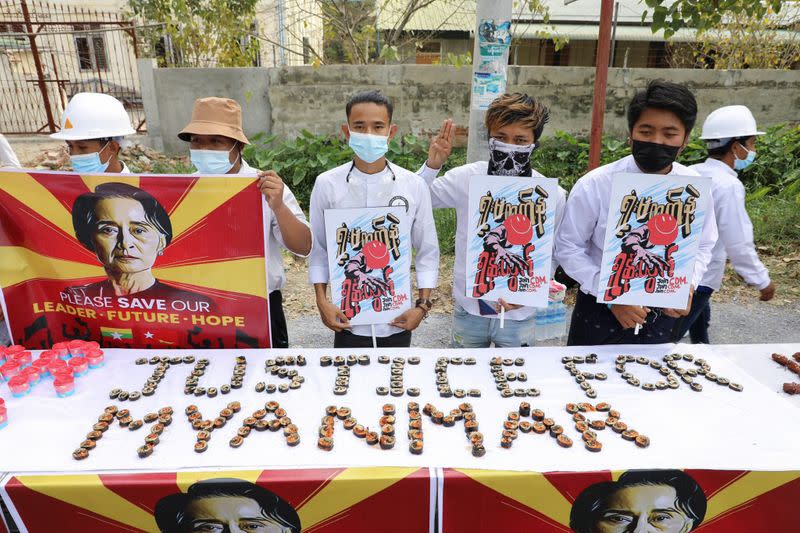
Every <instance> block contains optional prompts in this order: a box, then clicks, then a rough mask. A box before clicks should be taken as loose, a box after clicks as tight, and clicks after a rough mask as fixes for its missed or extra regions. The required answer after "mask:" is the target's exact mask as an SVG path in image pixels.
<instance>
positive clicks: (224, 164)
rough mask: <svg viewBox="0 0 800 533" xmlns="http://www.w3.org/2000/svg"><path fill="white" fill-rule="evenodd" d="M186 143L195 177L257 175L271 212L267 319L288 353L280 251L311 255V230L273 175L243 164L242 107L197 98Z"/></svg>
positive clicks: (274, 336) (279, 344)
mask: <svg viewBox="0 0 800 533" xmlns="http://www.w3.org/2000/svg"><path fill="white" fill-rule="evenodd" d="M178 138H179V139H181V140H183V141H186V142H188V143H189V153H190V156H191V161H192V164H193V165H194V166H195V168H197V171H198V172H199V173H200V174H217V175H221V174H237V175H240V176H258V177H259V180H258V185H259V188H260V189H261V192H262V194H263V195H264V196H265V197H266V199H267V203H268V204H269V207H270V209H271V210H272V217H271V218H270V231H269V237H268V239H269V242H268V254H269V257H268V258H267V270H268V274H269V287H268V290H269V318H270V328H271V331H272V347H273V348H288V347H289V332H288V330H287V327H286V315H285V314H284V312H283V295H282V293H281V289H282V288H283V286H284V284H285V283H286V274H285V273H284V270H283V257H281V248H284V249H286V250H289V251H290V252H292V253H293V254H295V255H297V256H300V257H307V256H308V254H309V253H310V252H311V245H312V242H313V241H312V237H311V230H310V228H309V225H308V222H306V217H305V215H304V214H303V211H302V209H300V205H299V204H298V203H297V199H296V198H295V197H294V194H293V193H292V191H291V190H290V189H289V187H287V186H286V185H285V184H284V183H283V180H282V179H281V177H280V176H278V174H276V173H275V172H273V171H271V170H268V171H266V172H259V171H257V170H256V169H254V168H253V167H251V166H250V165H248V164H247V161H245V160H244V159H242V150H243V149H244V146H245V145H246V144H250V142H249V141H248V140H247V137H246V136H245V134H244V131H243V130H242V108H241V107H240V106H239V103H238V102H236V101H235V100H231V99H230V98H217V97H209V98H199V99H197V100H196V101H195V103H194V109H193V110H192V120H191V122H189V124H188V125H187V126H186V127H185V128H183V130H182V131H181V132H180V133H179V134H178Z"/></svg>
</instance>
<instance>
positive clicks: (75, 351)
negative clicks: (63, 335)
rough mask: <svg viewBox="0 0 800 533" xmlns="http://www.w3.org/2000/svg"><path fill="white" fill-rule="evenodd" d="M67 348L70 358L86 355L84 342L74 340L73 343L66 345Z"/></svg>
mask: <svg viewBox="0 0 800 533" xmlns="http://www.w3.org/2000/svg"><path fill="white" fill-rule="evenodd" d="M67 347H68V348H69V354H70V355H71V356H72V357H75V356H76V355H83V354H85V353H86V341H81V340H77V339H75V340H74V341H69V343H67Z"/></svg>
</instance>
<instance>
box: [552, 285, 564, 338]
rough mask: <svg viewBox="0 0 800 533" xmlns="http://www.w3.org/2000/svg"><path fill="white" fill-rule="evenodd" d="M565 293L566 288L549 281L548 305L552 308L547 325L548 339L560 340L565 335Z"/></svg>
mask: <svg viewBox="0 0 800 533" xmlns="http://www.w3.org/2000/svg"><path fill="white" fill-rule="evenodd" d="M566 293H567V287H566V286H565V285H562V284H561V283H558V282H557V281H553V280H550V296H549V300H550V304H549V305H548V307H552V309H553V311H552V316H551V318H550V324H549V331H548V333H549V337H548V339H561V338H563V337H564V336H566V333H567V306H566V305H564V297H565V296H566Z"/></svg>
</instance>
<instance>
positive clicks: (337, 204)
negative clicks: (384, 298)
mask: <svg viewBox="0 0 800 533" xmlns="http://www.w3.org/2000/svg"><path fill="white" fill-rule="evenodd" d="M388 165H389V166H388V167H387V168H385V169H384V170H383V171H382V172H378V173H377V174H364V173H363V172H361V171H359V170H358V169H357V168H355V166H353V163H352V162H351V161H350V162H347V163H345V164H344V165H341V166H339V167H336V168H334V169H331V170H329V171H327V172H323V173H322V174H320V175H319V176H317V179H316V181H315V182H314V190H312V191H311V208H310V215H311V230H312V232H313V233H314V248H313V249H312V250H311V256H310V257H309V265H308V281H309V283H311V284H314V283H328V282H329V281H330V273H329V270H328V250H327V241H326V239H325V210H326V209H345V208H358V207H381V206H387V205H389V203H390V201H391V200H393V199H396V198H398V197H400V198H402V199H404V200H405V201H407V202H408V214H409V217H410V219H411V246H412V247H413V248H414V250H415V251H416V255H415V256H414V266H415V269H416V275H417V287H419V288H420V289H433V288H435V287H436V281H437V279H438V277H439V241H438V240H437V237H436V224H435V222H434V220H433V211H432V209H431V197H430V193H429V192H428V187H427V186H426V185H425V181H424V180H423V179H422V178H420V177H419V176H417V175H416V174H413V173H412V172H409V171H408V170H406V169H404V168H401V167H398V166H397V165H395V164H393V163H391V162H390V163H389V164H388ZM389 167H391V172H390V171H389ZM392 173H394V179H393V177H392ZM348 174H349V176H350V179H349V180H348ZM351 331H352V333H354V334H355V335H362V336H371V335H372V329H371V327H370V326H353V327H352V329H351ZM402 331H404V330H402V329H400V328H397V327H394V326H390V325H388V324H376V325H375V336H377V337H388V336H389V335H394V334H395V333H400V332H402Z"/></svg>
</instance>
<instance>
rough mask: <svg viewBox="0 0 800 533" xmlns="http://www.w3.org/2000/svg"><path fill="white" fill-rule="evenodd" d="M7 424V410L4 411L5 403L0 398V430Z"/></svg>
mask: <svg viewBox="0 0 800 533" xmlns="http://www.w3.org/2000/svg"><path fill="white" fill-rule="evenodd" d="M7 424H8V410H7V409H6V405H5V402H4V401H3V399H2V398H0V429H3V428H4V427H6V425H7Z"/></svg>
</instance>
